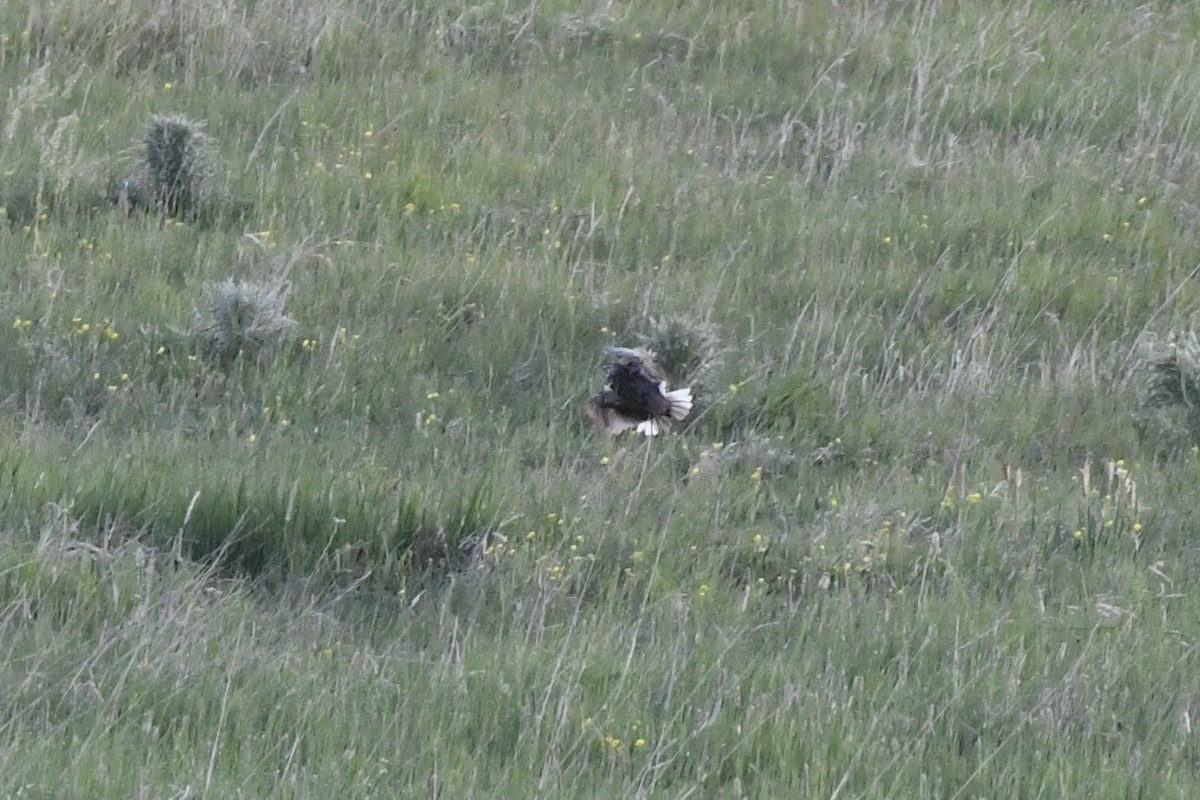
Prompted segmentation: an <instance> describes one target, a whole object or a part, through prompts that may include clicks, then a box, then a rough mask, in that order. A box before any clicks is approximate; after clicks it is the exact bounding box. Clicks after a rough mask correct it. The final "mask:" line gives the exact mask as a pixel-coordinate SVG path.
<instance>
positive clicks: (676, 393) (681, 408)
mask: <svg viewBox="0 0 1200 800" xmlns="http://www.w3.org/2000/svg"><path fill="white" fill-rule="evenodd" d="M663 396H664V397H666V398H667V402H669V403H670V404H671V418H672V419H683V418H684V417H686V416H687V415H688V413H689V412H690V411H691V410H692V390H691V389H675V390H673V391H670V392H664V394H663Z"/></svg>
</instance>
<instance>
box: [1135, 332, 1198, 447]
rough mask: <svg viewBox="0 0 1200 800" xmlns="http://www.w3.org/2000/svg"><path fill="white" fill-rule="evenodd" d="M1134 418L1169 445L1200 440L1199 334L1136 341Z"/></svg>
mask: <svg viewBox="0 0 1200 800" xmlns="http://www.w3.org/2000/svg"><path fill="white" fill-rule="evenodd" d="M1136 369H1137V372H1138V373H1140V374H1141V376H1142V381H1141V386H1140V388H1139V390H1138V408H1137V419H1138V421H1139V423H1140V424H1141V426H1142V431H1143V434H1144V435H1146V436H1148V437H1151V436H1152V437H1155V438H1158V439H1160V440H1161V441H1162V442H1165V443H1166V444H1167V445H1168V446H1169V447H1170V448H1174V447H1177V446H1187V445H1190V444H1193V443H1195V442H1198V441H1200V337H1197V335H1196V333H1195V331H1186V332H1184V333H1175V332H1172V333H1171V334H1169V335H1168V336H1166V337H1165V338H1160V337H1157V336H1147V337H1145V338H1144V339H1143V340H1142V341H1141V342H1140V343H1139V354H1138V365H1137V368H1136Z"/></svg>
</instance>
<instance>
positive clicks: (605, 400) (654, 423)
mask: <svg viewBox="0 0 1200 800" xmlns="http://www.w3.org/2000/svg"><path fill="white" fill-rule="evenodd" d="M604 352H605V353H606V354H607V355H610V356H615V357H616V358H618V359H620V360H618V361H616V362H614V363H612V364H609V365H608V386H606V387H605V389H604V391H602V392H600V393H599V394H595V395H593V396H592V397H591V398H590V399H589V400H588V401H587V405H585V406H584V410H585V411H586V412H587V415H588V417H589V418H590V419H591V420H592V422H594V423H595V424H596V425H597V426H598V427H600V428H603V429H604V430H606V431H608V432H609V433H611V434H613V435H614V436H615V435H616V434H618V433H621V432H622V431H624V430H627V429H629V428H636V429H637V432H638V433H642V434H645V435H646V436H657V435H658V434H660V433H662V432H663V431H665V430H667V429H668V428H669V427H670V426H671V423H672V422H674V421H676V420H681V419H683V418H684V417H686V416H687V415H688V412H689V411H691V410H692V390H691V389H675V390H673V391H669V390H668V389H667V382H666V381H665V380H663V378H662V375H661V374H660V373H659V371H658V367H657V366H656V365H655V363H654V362H653V361H652V360H651V358H650V354H649V353H647V352H646V351H645V350H634V349H632V348H629V347H606V348H604Z"/></svg>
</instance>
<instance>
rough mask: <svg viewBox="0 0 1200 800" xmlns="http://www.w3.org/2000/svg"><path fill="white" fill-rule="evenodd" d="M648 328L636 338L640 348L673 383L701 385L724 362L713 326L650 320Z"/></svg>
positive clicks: (680, 320)
mask: <svg viewBox="0 0 1200 800" xmlns="http://www.w3.org/2000/svg"><path fill="white" fill-rule="evenodd" d="M649 328H650V332H649V333H646V334H641V335H640V336H639V337H638V338H639V339H640V340H641V344H642V347H644V348H645V349H647V350H649V351H650V352H652V353H654V355H655V359H654V360H655V362H656V363H657V364H658V365H659V366H660V367H662V369H663V370H664V371H665V372H666V374H667V375H670V376H671V377H672V379H673V380H674V381H675V382H677V383H680V384H683V383H689V382H695V381H703V380H704V379H705V378H706V377H709V376H711V375H712V374H713V373H714V372H715V371H716V370H717V369H718V368H719V367H720V366H721V362H722V361H723V360H724V356H725V351H724V349H723V348H722V347H721V341H720V339H719V337H718V336H717V326H716V325H714V324H713V323H711V322H696V321H694V320H690V319H687V318H685V317H680V316H673V317H663V318H661V319H654V318H653V317H651V318H650V319H649Z"/></svg>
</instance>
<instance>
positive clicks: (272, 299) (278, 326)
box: [197, 278, 296, 362]
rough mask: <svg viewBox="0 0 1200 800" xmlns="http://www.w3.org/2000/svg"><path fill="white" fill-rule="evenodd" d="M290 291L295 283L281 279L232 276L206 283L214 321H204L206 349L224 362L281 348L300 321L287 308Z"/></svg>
mask: <svg viewBox="0 0 1200 800" xmlns="http://www.w3.org/2000/svg"><path fill="white" fill-rule="evenodd" d="M290 293H291V284H289V283H288V282H286V281H281V280H277V281H272V282H269V283H258V282H254V281H238V280H236V279H234V278H228V279H226V280H224V281H221V282H220V283H209V284H206V285H205V287H204V302H205V305H207V306H208V311H209V314H210V315H211V321H210V322H208V323H207V324H204V322H203V321H202V322H201V324H203V328H202V329H201V331H200V333H201V335H202V336H203V337H204V340H203V343H202V344H203V347H204V349H205V350H206V351H207V352H208V353H209V354H210V355H212V356H213V357H214V358H216V359H217V360H219V361H221V362H229V361H232V360H234V359H236V358H238V357H239V356H241V357H247V358H252V359H257V358H261V357H263V356H266V355H269V354H271V353H275V352H278V351H279V350H280V349H281V348H282V347H283V345H284V343H285V342H286V341H287V340H288V339H289V335H290V334H291V333H292V331H293V330H295V328H296V321H295V320H294V319H292V318H291V317H289V316H288V315H287V313H286V311H285V310H284V307H285V306H286V305H287V299H288V295H289V294H290ZM197 316H199V314H197Z"/></svg>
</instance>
